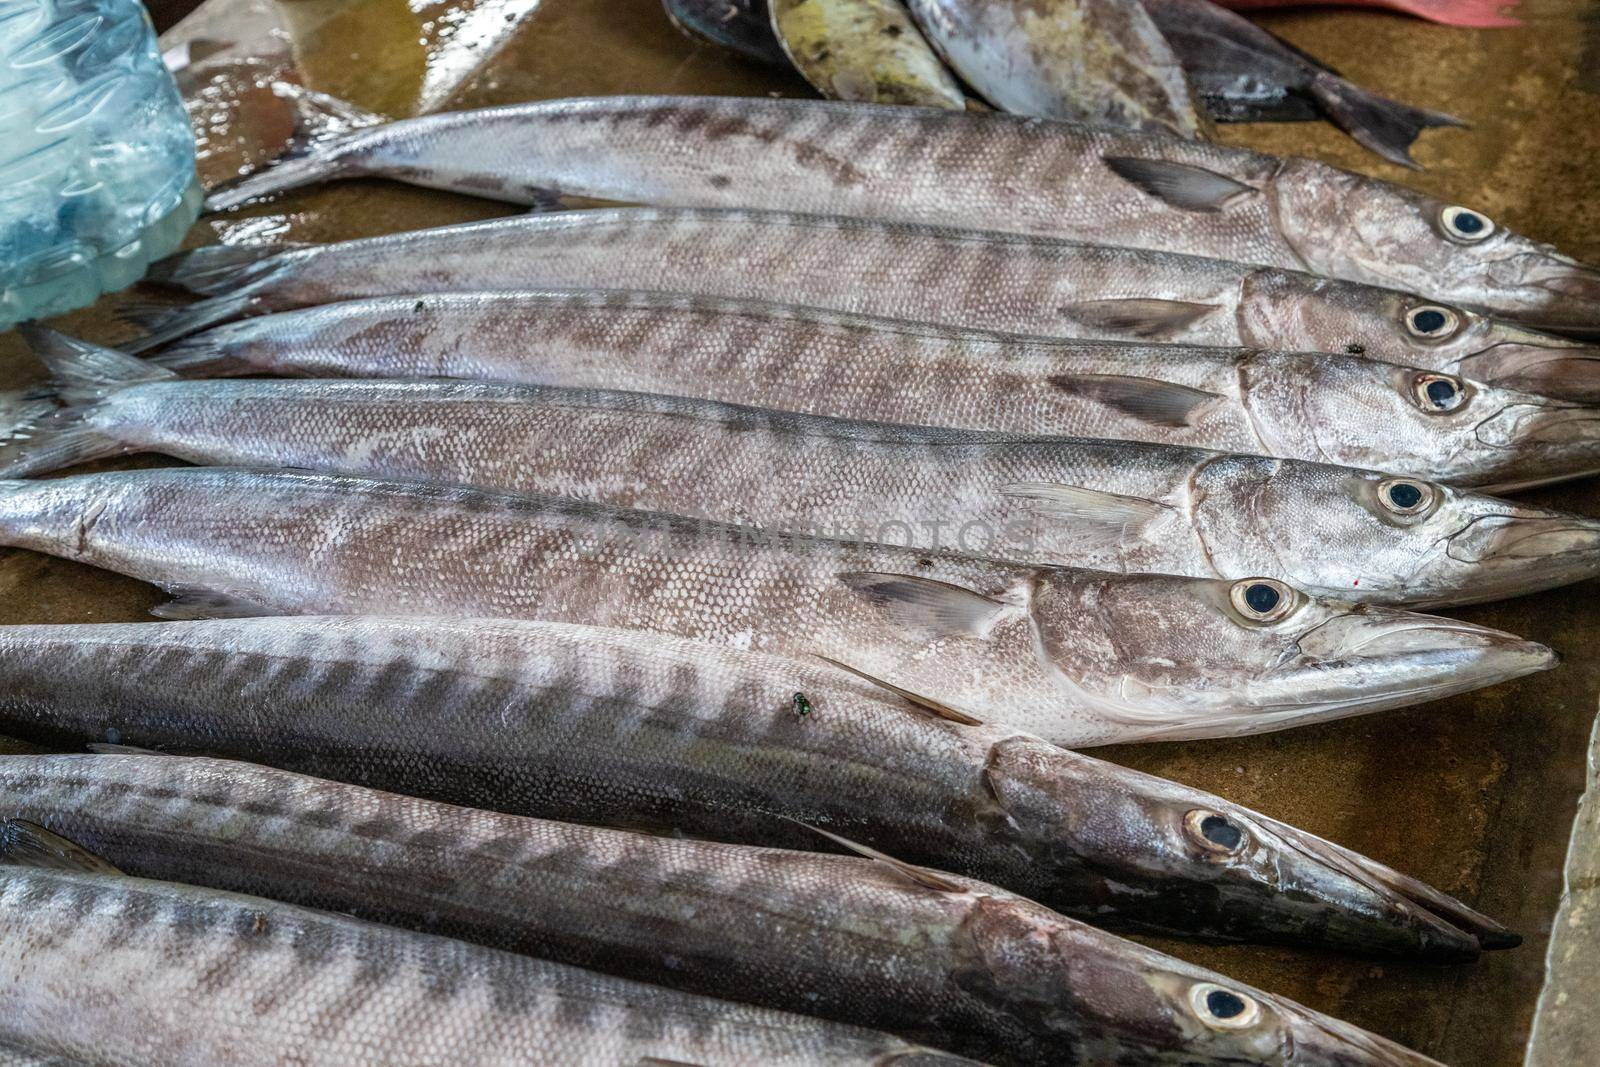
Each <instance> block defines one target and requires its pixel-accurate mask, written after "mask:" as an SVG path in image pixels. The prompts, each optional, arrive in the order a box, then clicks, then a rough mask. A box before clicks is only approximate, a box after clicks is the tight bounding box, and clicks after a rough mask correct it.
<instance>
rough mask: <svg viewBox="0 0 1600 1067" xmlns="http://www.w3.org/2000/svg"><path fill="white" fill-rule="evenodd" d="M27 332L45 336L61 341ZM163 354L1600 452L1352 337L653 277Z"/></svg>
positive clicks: (261, 325) (1198, 430)
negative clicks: (1125, 328)
mask: <svg viewBox="0 0 1600 1067" xmlns="http://www.w3.org/2000/svg"><path fill="white" fill-rule="evenodd" d="M524 300H526V301H527V302H526V303H524V302H523V301H524ZM30 336H33V337H34V338H35V340H36V344H38V346H39V348H40V350H41V351H49V350H51V349H52V348H60V347H62V346H66V347H68V348H70V347H72V346H71V345H70V344H68V343H67V342H59V343H58V342H57V341H55V340H51V339H50V338H49V335H45V334H42V333H40V332H38V331H35V332H34V333H32V334H31V335H30ZM78 350H79V351H86V350H85V349H83V348H82V346H78ZM163 362H164V364H165V365H166V366H169V367H173V368H175V369H181V370H184V371H185V372H187V373H193V372H204V373H214V372H235V373H236V372H238V371H239V370H240V369H243V368H246V367H248V368H251V369H255V370H271V371H273V372H275V373H284V372H292V373H300V374H305V373H310V374H324V375H348V374H357V375H364V376H376V377H395V376H412V375H416V376H434V375H446V376H465V377H488V378H511V379H514V380H521V381H524V382H527V383H530V384H543V385H560V386H576V387H590V388H623V389H629V390H633V391H637V392H649V393H664V394H671V395H691V396H700V397H702V398H704V399H711V400H722V401H726V402H730V403H743V404H749V405H751V406H756V407H767V408H777V409H780V410H791V411H804V412H808V413H812V414H818V415H830V416H834V417H839V418H856V419H866V420H869V421H875V422H898V423H912V424H932V425H939V426H946V427H954V428H961V429H974V430H993V431H1004V432H1009V433H1023V434H1033V435H1049V436H1075V437H1106V438H1118V439H1124V440H1142V441H1151V442H1156V443H1164V444H1178V445H1184V446H1188V447H1194V448H1208V449H1213V450H1216V451H1224V452H1244V453H1256V454H1267V455H1277V456H1281V457H1284V458H1288V459H1305V460H1309V461H1314V462H1333V463H1338V464H1340V465H1343V466H1351V467H1366V468H1372V469H1375V470H1389V471H1403V472H1406V473H1413V474H1415V475H1417V476H1419V477H1423V478H1425V479H1428V480H1431V481H1439V482H1449V483H1456V484H1463V485H1476V486H1481V487H1495V488H1500V489H1509V488H1520V487H1525V486H1530V485H1537V484H1542V483H1545V482H1550V481H1558V480H1561V479H1564V478H1573V477H1578V476H1580V475H1585V474H1589V473H1592V472H1594V471H1595V470H1596V468H1597V467H1600V420H1597V418H1596V415H1597V414H1600V411H1597V409H1595V408H1592V407H1585V406H1580V405H1575V404H1571V403H1567V402H1561V401H1554V400H1551V399H1548V398H1546V397H1542V396H1535V395H1533V394H1529V393H1520V392H1516V391H1513V390H1507V389H1501V388H1498V387H1495V386H1490V385H1487V384H1484V383H1481V382H1476V381H1472V380H1470V379H1466V378H1461V377H1458V376H1455V375H1450V374H1444V373H1438V372H1431V371H1422V370H1407V369H1404V368H1399V367H1395V366H1391V365H1388V364H1379V363H1374V362H1372V361H1369V360H1366V359H1362V358H1358V357H1354V356H1337V355H1332V354H1322V355H1317V354H1292V355H1291V354H1285V353H1271V352H1256V351H1251V350H1222V349H1215V348H1197V347H1180V346H1177V345H1150V346H1129V345H1114V344H1105V345H1094V344H1085V343H1078V344H1070V343H1055V342H1051V341H1048V340H1041V339H1038V338H1027V337H1017V336H1011V335H1002V334H992V333H972V332H955V331H952V330H949V329H945V328H942V327H925V326H919V325H916V324H911V323H895V322H885V321H883V320H871V321H863V320H860V319H857V318H852V317H845V316H837V315H829V314H826V313H818V312H811V311H804V310H793V309H781V308H771V307H765V308H762V307H752V306H749V305H744V306H735V305H728V304H722V303H715V304H708V303H706V302H703V301H684V300H680V299H677V298H673V297H670V296H662V295H657V296H654V297H641V296H636V295H620V296H619V295H604V294H602V295H595V294H588V295H567V296H562V295H556V294H547V295H538V296H532V297H524V296H521V295H517V294H461V295H439V296H408V297H404V298H401V299H396V300H389V301H382V300H379V301H370V302H367V303H364V304H359V305H348V306H335V307H330V308H318V309H313V310H310V311H306V312H301V313H297V314H292V315H285V316H269V318H268V319H266V320H252V321H247V322H244V323H242V324H239V325H237V326H234V327H225V328H223V329H221V330H216V331H211V332H210V333H208V334H206V335H203V336H202V337H200V338H197V339H195V340H194V341H192V342H186V343H185V344H182V345H179V346H178V347H177V348H176V349H173V350H172V351H170V352H169V353H167V354H166V355H165V356H164V357H163ZM907 383H936V384H928V385H919V387H916V388H908V387H907ZM1308 383H1316V388H1309V387H1308Z"/></svg>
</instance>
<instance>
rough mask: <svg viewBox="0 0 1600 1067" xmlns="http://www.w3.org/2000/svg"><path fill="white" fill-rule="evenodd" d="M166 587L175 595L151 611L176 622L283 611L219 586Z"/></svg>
mask: <svg viewBox="0 0 1600 1067" xmlns="http://www.w3.org/2000/svg"><path fill="white" fill-rule="evenodd" d="M163 588H164V589H166V591H167V592H168V593H170V594H172V599H171V600H169V601H167V602H166V603H164V604H157V605H156V606H155V607H153V608H151V609H150V614H152V615H154V616H155V617H156V618H158V619H167V620H169V621H174V622H178V621H195V620H202V619H255V618H261V617H262V616H268V615H282V614H284V613H283V612H281V611H274V610H273V609H271V608H269V607H266V606H265V605H262V604H257V603H255V602H254V601H251V600H247V599H245V598H244V597H240V596H235V595H233V594H232V593H224V592H221V591H219V590H216V589H202V588H200V587H199V586H186V585H167V586H163Z"/></svg>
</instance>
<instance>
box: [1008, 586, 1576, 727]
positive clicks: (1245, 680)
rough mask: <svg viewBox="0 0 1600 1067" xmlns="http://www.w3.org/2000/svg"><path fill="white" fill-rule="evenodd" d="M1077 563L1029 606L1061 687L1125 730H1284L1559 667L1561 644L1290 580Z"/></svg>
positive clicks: (1048, 666) (1041, 651)
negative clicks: (1090, 570) (1321, 593)
mask: <svg viewBox="0 0 1600 1067" xmlns="http://www.w3.org/2000/svg"><path fill="white" fill-rule="evenodd" d="M1075 573H1076V575H1077V578H1076V580H1065V579H1056V578H1053V577H1052V576H1051V575H1050V574H1049V572H1048V570H1046V571H1043V572H1041V575H1040V578H1039V580H1038V582H1037V584H1036V587H1035V589H1034V591H1033V593H1032V596H1031V598H1030V600H1031V603H1030V606H1029V612H1030V615H1031V620H1032V625H1033V628H1034V640H1035V643H1036V647H1037V654H1038V656H1039V657H1040V660H1041V663H1042V665H1043V669H1044V670H1045V672H1046V673H1047V674H1048V675H1050V676H1051V678H1052V681H1053V684H1054V685H1055V687H1056V688H1057V689H1058V690H1060V691H1062V692H1063V693H1065V694H1067V695H1069V696H1070V698H1071V699H1072V700H1074V701H1075V702H1077V703H1081V704H1086V705H1089V706H1092V707H1094V708H1095V710H1096V712H1097V714H1098V715H1099V716H1100V717H1102V718H1104V719H1105V720H1107V721H1108V722H1110V723H1114V724H1116V727H1117V729H1116V732H1115V736H1116V739H1118V740H1129V741H1131V740H1151V741H1154V740H1185V739H1190V738H1199V737H1223V736H1233V735H1237V734H1244V733H1255V732H1261V731H1264V730H1271V729H1281V728H1284V727H1287V726H1294V725H1299V724H1301V723H1305V722H1312V721H1319V720H1324V719H1332V718H1338V717H1342V716H1346V715H1356V714H1361V713H1364V712H1368V711H1376V710H1379V709H1382V708H1392V707H1401V706H1405V705H1408V704H1415V703H1419V702H1421V701H1424V700H1431V699H1435V698H1437V697H1442V696H1447V695H1450V694H1454V693H1460V692H1465V691H1467V690H1471V689H1476V688H1478V687H1480V686H1484V685H1490V684H1493V683H1495V682H1500V681H1504V680H1506V679H1509V678H1515V677H1519V676H1521V675H1523V674H1528V673H1530V672H1533V671H1537V670H1544V669H1546V668H1549V667H1551V666H1554V665H1555V654H1554V653H1553V652H1551V651H1550V650H1549V649H1547V648H1545V647H1544V646H1543V645H1539V644H1536V643H1534V642H1531V641H1524V640H1523V639H1521V638H1519V637H1516V636H1514V635H1512V634H1508V633H1503V632H1501V631H1498V630H1492V629H1489V628H1487V627H1483V626H1477V625H1474V624H1472V623H1466V622H1460V621H1458V620H1455V619H1444V618H1437V617H1434V616H1430V615H1419V614H1416V613H1414V612H1409V611H1402V610H1399V609H1397V608H1390V607H1382V606H1376V605H1370V604H1354V603H1349V602H1346V601H1341V600H1333V599H1327V598H1321V597H1315V596H1311V595H1308V594H1306V593H1304V592H1302V591H1301V590H1299V589H1296V588H1295V587H1294V586H1292V585H1290V584H1288V583H1287V582H1284V581H1281V580H1279V579H1277V578H1267V577H1260V578H1241V579H1237V580H1234V581H1224V580H1220V579H1210V578H1184V577H1178V576H1175V575H1149V574H1116V575H1112V574H1102V575H1096V576H1095V578H1094V579H1093V580H1085V579H1084V577H1083V574H1084V572H1081V571H1079V572H1075ZM1086 619H1092V620H1094V625H1093V626H1086V625H1085V624H1084V620H1086Z"/></svg>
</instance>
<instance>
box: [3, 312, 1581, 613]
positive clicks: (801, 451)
mask: <svg viewBox="0 0 1600 1067" xmlns="http://www.w3.org/2000/svg"><path fill="white" fill-rule="evenodd" d="M35 336H36V339H37V338H38V336H39V335H37V334H36V335H35ZM50 340H51V343H50V344H49V345H47V346H45V348H44V351H46V352H54V353H59V354H58V355H51V356H50V358H49V361H50V363H51V366H52V368H53V369H54V370H55V371H56V372H57V374H58V376H59V377H60V378H62V379H63V381H64V385H63V388H64V390H65V391H66V392H67V394H69V395H87V396H88V397H90V399H88V400H86V401H84V402H82V403H79V404H76V405H70V406H68V407H66V408H64V409H62V410H58V411H52V412H51V413H50V414H49V415H47V416H45V417H43V418H40V419H38V420H35V421H33V422H31V423H25V424H23V425H22V427H20V428H19V430H18V431H17V432H16V433H15V435H14V436H13V439H12V440H11V441H9V442H5V441H0V478H19V477H25V476H29V475H34V474H40V473H44V472H47V471H51V470H55V469H59V468H60V467H64V466H68V465H71V464H75V463H80V462H86V461H89V460H93V459H100V458H104V457H107V456H113V455H120V454H124V453H128V452H140V451H155V452H162V453H165V454H167V455H170V456H175V457H177V458H179V459H183V460H186V461H188V462H190V463H197V464H201V465H209V466H240V467H295V468H301V469H305V470H316V471H326V472H329V473H335V474H354V475H370V476H373V477H378V478H391V479H396V480H406V481H411V480H415V481H424V482H442V483H449V484H457V485H467V486H474V487H476V488H480V489H491V490H504V491H507V492H514V493H535V494H551V495H556V496H568V497H574V498H576V499H582V500H592V501H596V502H598V503H604V504H615V505H619V506H622V507H628V508H638V509H641V510H645V511H671V512H677V513H679V514H686V515H696V516H702V517H705V518H709V519H713V520H715V521H718V522H731V523H742V524H746V525H750V526H760V527H763V528H767V529H787V530H805V531H819V532H824V533H826V534H828V535H829V536H835V537H837V536H846V535H848V534H849V533H850V532H852V531H859V530H867V531H883V532H884V534H885V535H888V534H892V535H893V536H894V537H896V538H900V539H903V540H909V541H910V542H912V543H915V544H917V545H920V546H925V547H940V546H941V544H944V545H948V544H949V541H948V540H947V539H946V538H949V539H950V540H954V538H953V537H951V536H950V535H955V534H956V533H957V532H958V531H960V530H965V529H974V528H976V529H981V530H985V531H995V530H1012V529H1014V530H1017V531H1018V536H1017V537H1016V538H1015V539H1013V540H1012V541H1011V543H1009V544H1008V546H1007V548H1006V555H1007V556H1008V557H1009V558H1011V559H1015V560H1019V561H1024V562H1037V563H1065V564H1071V565H1074V566H1080V567H1092V568H1096V569H1099V570H1110V571H1155V572H1160V573H1166V574H1186V575H1193V576H1196V577H1206V578H1210V577H1219V578H1246V577H1250V576H1252V575H1257V574H1272V575H1274V576H1276V577H1280V578H1283V579H1285V580H1287V581H1289V582H1291V583H1293V584H1294V585H1295V586H1297V587H1298V588H1300V589H1302V590H1304V591H1305V592H1308V593H1313V594H1316V595H1322V596H1335V597H1340V596H1348V597H1352V598H1355V599H1360V600H1364V601H1370V602H1374V603H1391V604H1395V603H1399V604H1413V605H1417V604H1422V605H1430V606H1436V605H1442V604H1462V603H1476V602H1479V601H1483V600H1493V599H1497V598H1500V597H1505V596H1515V595H1519V594H1524V593H1532V592H1535V591H1538V590H1540V589H1548V588H1550V587H1552V586H1555V585H1561V584H1565V583H1567V582H1574V581H1579V580H1581V579H1584V578H1588V577H1593V576H1595V575H1596V574H1600V522H1597V521H1595V520H1592V519H1586V518H1583V517H1581V516H1577V515H1567V514H1562V513H1560V512H1555V511H1550V510H1548V509H1545V508H1539V507H1530V506H1524V505H1519V504H1513V503H1511V502H1509V501H1504V500H1497V499H1495V498H1493V497H1486V496H1480V495H1478V494H1475V493H1466V492H1461V491H1459V490H1454V489H1450V488H1448V487H1445V486H1443V485H1438V484H1434V483H1431V482H1424V481H1419V480H1417V479H1414V478H1404V477H1391V476H1388V475H1384V474H1380V473H1378V472H1375V471H1370V470H1360V469H1355V468H1349V467H1336V466H1331V465H1328V464H1322V463H1307V462H1299V461H1295V460H1282V459H1264V458H1262V457H1259V456H1248V455H1228V454H1224V453H1219V452H1210V451H1204V450H1198V449H1190V448H1179V447H1174V446H1170V445H1154V444H1139V443H1131V442H1125V441H1107V440H1098V439H1075V438H1060V437H1055V438H1050V437H1043V438H1041V437H1033V438H1029V437H1021V436H1017V435H1009V434H996V433H983V432H979V431H971V430H944V429H934V428H928V427H915V426H901V425H895V424H888V423H875V422H861V421H852V420H844V419H829V418H822V417H818V416H811V415H799V414H794V413H790V412H781V411H771V410H767V409H762V408H751V407H743V406H737V405H729V404H722V403H719V402H716V401H706V400H694V399H686V398H678V397H668V396H656V395H651V394H641V393H624V392H615V391H610V390H594V389H562V388H552V387H542V386H518V385H502V384H498V383H490V382H481V383H480V382H448V381H412V382H397V381H374V382H363V381H337V380H334V381H229V380H212V381H181V380H177V379H175V378H174V377H173V376H172V375H171V374H170V372H166V371H163V370H162V369H160V368H155V367H151V366H150V365H149V364H148V363H145V362H144V361H142V360H138V359H133V358H131V357H127V356H123V355H122V354H120V353H118V352H115V351H112V350H109V349H101V348H96V347H94V346H90V345H87V344H85V343H83V342H70V341H69V340H68V339H66V338H63V337H60V336H59V335H56V336H55V337H53V338H51V339H50ZM1308 515H1314V516H1316V517H1317V521H1316V522H1315V523H1314V524H1312V525H1313V526H1314V529H1315V533H1314V534H1308V535H1305V536H1302V535H1300V534H1299V533H1297V531H1300V530H1302V529H1309V527H1307V526H1306V524H1305V523H1304V522H1303V521H1302V517H1303V516H1308ZM872 539H874V540H888V539H890V537H889V536H873V537H872ZM961 547H972V546H970V545H963V546H961Z"/></svg>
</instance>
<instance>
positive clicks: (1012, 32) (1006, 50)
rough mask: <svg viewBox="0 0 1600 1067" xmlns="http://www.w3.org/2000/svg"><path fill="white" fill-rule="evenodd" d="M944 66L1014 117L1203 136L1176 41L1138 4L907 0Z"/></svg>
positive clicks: (1112, 0) (1117, 0)
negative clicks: (948, 66)
mask: <svg viewBox="0 0 1600 1067" xmlns="http://www.w3.org/2000/svg"><path fill="white" fill-rule="evenodd" d="M907 6H909V7H910V9H911V13H912V15H913V16H914V17H915V18H916V20H917V24H918V25H919V26H921V27H922V30H923V32H924V33H926V34H927V35H928V39H929V40H930V41H931V42H932V43H933V46H934V47H935V48H936V49H938V52H939V54H940V55H941V56H943V57H944V60H945V62H946V63H948V64H950V66H951V67H952V68H953V69H954V70H955V71H956V73H957V74H960V75H961V77H962V79H963V80H964V81H965V82H966V83H967V84H968V85H971V86H972V87H973V88H974V89H975V90H977V92H978V93H979V94H980V95H982V96H983V98H984V99H985V100H987V101H989V103H991V104H993V105H994V106H995V107H998V108H1000V109H1001V110H1002V111H1009V112H1011V113H1012V114H1013V115H1032V116H1034V117H1036V118H1041V119H1065V120H1067V121H1069V122H1083V123H1089V124H1091V125H1096V126H1106V127H1112V128H1118V129H1128V130H1141V131H1144V132H1149V133H1168V134H1176V135H1178V136H1180V137H1199V136H1202V135H1204V134H1205V133H1206V132H1207V131H1208V130H1209V126H1208V125H1207V123H1206V121H1205V119H1204V118H1202V117H1201V113H1200V110H1199V108H1198V106H1197V105H1196V101H1195V96H1194V93H1193V91H1192V90H1191V89H1190V88H1189V79H1188V78H1187V77H1186V76H1185V75H1184V71H1183V66H1182V64H1180V63H1179V62H1178V57H1177V56H1176V55H1175V54H1174V53H1173V50H1172V46H1171V45H1170V44H1168V43H1167V39H1166V38H1165V37H1163V36H1162V34H1161V31H1160V30H1159V29H1157V27H1156V24H1155V21H1154V20H1153V19H1152V18H1151V17H1150V14H1149V13H1148V12H1147V11H1145V9H1144V7H1143V5H1142V4H1141V3H1140V2H1139V0H907Z"/></svg>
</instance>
